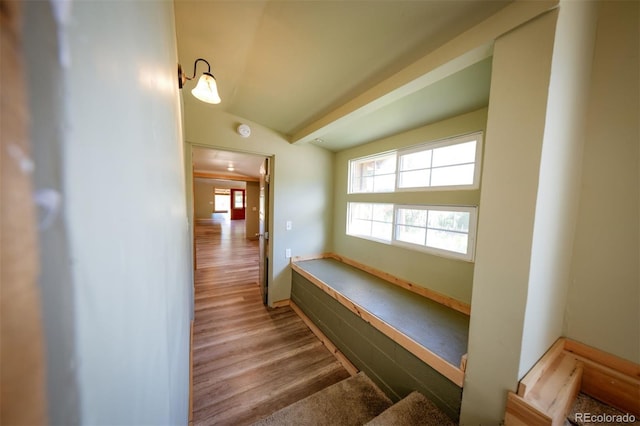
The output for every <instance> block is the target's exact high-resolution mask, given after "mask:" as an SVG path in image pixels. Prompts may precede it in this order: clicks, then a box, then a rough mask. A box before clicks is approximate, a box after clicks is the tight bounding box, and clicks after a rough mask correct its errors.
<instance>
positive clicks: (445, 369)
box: [291, 264, 464, 388]
mask: <svg viewBox="0 0 640 426" xmlns="http://www.w3.org/2000/svg"><path fill="white" fill-rule="evenodd" d="M291 267H292V269H293V270H295V271H296V272H298V273H299V274H300V275H302V276H303V277H304V278H306V279H307V280H309V281H310V282H311V283H313V284H314V285H315V286H316V287H318V288H320V289H321V290H322V291H324V292H325V293H326V294H328V295H329V296H331V297H332V298H333V299H335V300H337V301H338V302H339V303H340V304H341V305H343V306H344V307H345V308H347V309H349V310H350V311H351V312H353V313H354V314H356V315H357V316H358V317H360V318H361V319H362V320H364V321H365V322H367V323H369V324H371V326H373V327H374V328H375V329H376V330H378V331H380V332H381V333H382V334H384V335H385V336H387V337H389V338H390V339H391V340H393V341H395V342H397V343H398V344H399V345H400V346H402V347H404V348H405V349H406V350H408V351H409V352H411V353H412V354H413V355H415V356H416V357H418V358H419V359H420V360H421V361H423V362H424V363H426V364H427V365H429V366H431V368H433V369H434V370H436V371H437V372H438V373H440V374H442V375H443V376H445V377H446V378H447V379H449V380H450V381H452V382H453V383H454V384H455V385H456V386H458V387H460V388H462V386H463V383H464V371H462V370H461V369H459V368H458V367H456V366H454V365H452V364H450V363H449V362H447V361H445V360H444V359H443V358H441V357H440V356H438V355H436V354H435V353H433V352H431V351H430V350H429V349H427V348H425V347H424V346H422V345H421V344H419V343H417V342H416V341H415V340H413V339H411V338H410V337H409V336H407V335H405V334H404V333H402V332H401V331H399V330H397V329H396V328H394V327H392V326H390V325H389V324H387V323H385V322H384V321H382V320H381V319H380V318H378V317H376V316H375V315H373V314H372V313H371V312H369V311H367V310H366V309H363V308H362V307H361V306H360V305H358V304H357V303H355V302H353V301H352V300H351V299H349V298H348V297H346V296H344V295H343V294H341V293H339V292H338V291H336V290H334V289H333V288H331V287H330V286H329V285H327V284H326V283H325V282H324V281H322V280H321V279H319V278H318V277H316V276H315V275H313V274H311V273H309V272H307V271H305V270H304V269H302V268H301V267H300V266H298V265H295V264H292V265H291Z"/></svg>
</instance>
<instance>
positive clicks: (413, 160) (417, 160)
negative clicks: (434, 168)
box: [400, 149, 431, 171]
mask: <svg viewBox="0 0 640 426" xmlns="http://www.w3.org/2000/svg"><path fill="white" fill-rule="evenodd" d="M429 167H431V150H430V149H429V150H426V151H419V152H412V153H411V154H405V155H403V156H402V157H400V170H403V171H405V170H416V169H426V168H429Z"/></svg>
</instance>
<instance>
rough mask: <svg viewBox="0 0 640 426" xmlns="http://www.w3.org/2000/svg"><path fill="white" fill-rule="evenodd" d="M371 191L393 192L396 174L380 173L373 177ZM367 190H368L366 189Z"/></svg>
mask: <svg viewBox="0 0 640 426" xmlns="http://www.w3.org/2000/svg"><path fill="white" fill-rule="evenodd" d="M373 179H374V180H373V191H372V192H393V190H394V189H395V185H396V175H395V174H394V175H382V176H376V177H374V178H373ZM368 192H369V191H368Z"/></svg>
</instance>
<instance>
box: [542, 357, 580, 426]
mask: <svg viewBox="0 0 640 426" xmlns="http://www.w3.org/2000/svg"><path fill="white" fill-rule="evenodd" d="M583 368H584V366H583V364H582V363H581V362H579V361H578V362H577V363H576V365H575V368H574V370H573V371H572V372H571V374H570V375H569V379H568V380H567V382H565V383H564V385H563V386H562V387H561V388H560V390H559V391H558V393H557V394H556V396H555V398H554V401H553V404H552V406H551V407H549V410H548V412H549V414H550V416H551V418H552V419H553V424H554V425H555V424H557V425H562V424H564V419H565V418H566V417H567V414H568V413H569V411H570V410H571V407H572V406H573V404H574V402H575V401H576V397H577V396H578V394H579V393H580V388H581V386H582V373H583Z"/></svg>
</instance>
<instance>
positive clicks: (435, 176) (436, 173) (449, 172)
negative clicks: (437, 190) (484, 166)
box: [431, 164, 475, 186]
mask: <svg viewBox="0 0 640 426" xmlns="http://www.w3.org/2000/svg"><path fill="white" fill-rule="evenodd" d="M474 168H475V165H473V164H465V165H463V166H450V167H441V168H437V169H432V170H431V186H447V185H471V184H473V172H474Z"/></svg>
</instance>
